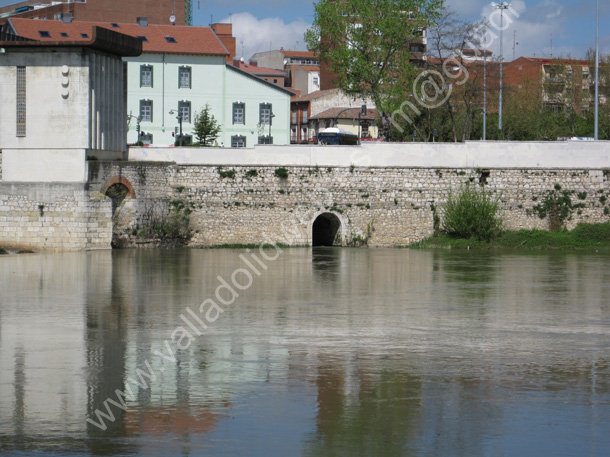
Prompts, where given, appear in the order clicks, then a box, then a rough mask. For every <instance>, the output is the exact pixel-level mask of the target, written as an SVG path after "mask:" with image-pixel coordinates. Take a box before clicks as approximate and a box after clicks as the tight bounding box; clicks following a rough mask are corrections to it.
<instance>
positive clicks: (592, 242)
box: [410, 222, 610, 250]
mask: <svg viewBox="0 0 610 457" xmlns="http://www.w3.org/2000/svg"><path fill="white" fill-rule="evenodd" d="M410 247H412V248H453V249H466V248H490V247H496V248H509V249H596V250H598V249H606V250H607V249H610V223H608V222H606V223H603V224H584V223H583V224H578V225H577V226H576V228H574V230H572V231H571V232H569V231H567V230H561V231H559V232H549V231H546V230H517V231H507V232H502V233H501V234H500V235H499V236H498V237H497V238H496V239H495V240H493V242H491V243H490V242H485V241H479V240H476V239H460V238H455V237H451V236H448V235H446V234H438V235H435V236H433V237H431V238H428V239H426V240H423V241H420V242H418V243H414V244H413V245H411V246H410Z"/></svg>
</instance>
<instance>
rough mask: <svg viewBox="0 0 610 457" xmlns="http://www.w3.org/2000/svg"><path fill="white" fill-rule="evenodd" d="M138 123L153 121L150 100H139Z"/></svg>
mask: <svg viewBox="0 0 610 457" xmlns="http://www.w3.org/2000/svg"><path fill="white" fill-rule="evenodd" d="M140 119H141V121H140V122H152V121H153V102H152V100H140Z"/></svg>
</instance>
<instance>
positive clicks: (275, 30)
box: [221, 13, 310, 59]
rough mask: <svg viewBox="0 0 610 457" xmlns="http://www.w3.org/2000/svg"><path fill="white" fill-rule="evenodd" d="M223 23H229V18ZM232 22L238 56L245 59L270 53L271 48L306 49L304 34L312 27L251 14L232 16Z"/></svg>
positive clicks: (301, 23)
mask: <svg viewBox="0 0 610 457" xmlns="http://www.w3.org/2000/svg"><path fill="white" fill-rule="evenodd" d="M221 22H229V18H228V17H227V18H225V19H223V20H222V21H221ZM231 22H232V24H233V36H234V37H235V39H236V44H237V55H238V56H242V55H243V57H244V58H245V59H248V58H250V57H251V56H252V54H255V53H257V52H264V51H269V49H270V48H271V49H272V50H273V49H280V48H281V47H283V48H284V49H286V50H304V49H306V46H305V43H304V42H303V34H304V33H305V31H306V30H307V29H308V28H309V27H310V25H309V24H307V23H306V22H305V21H303V20H298V21H295V22H290V23H288V24H287V23H285V22H284V21H283V20H282V19H280V18H277V17H276V18H265V19H258V18H257V17H255V16H253V15H252V14H250V13H238V14H233V15H231ZM242 46H243V47H242ZM242 49H243V51H242Z"/></svg>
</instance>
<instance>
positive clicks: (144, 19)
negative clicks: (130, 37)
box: [137, 16, 148, 27]
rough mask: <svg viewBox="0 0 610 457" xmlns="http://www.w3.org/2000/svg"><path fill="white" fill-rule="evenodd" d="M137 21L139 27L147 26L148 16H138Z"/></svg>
mask: <svg viewBox="0 0 610 457" xmlns="http://www.w3.org/2000/svg"><path fill="white" fill-rule="evenodd" d="M137 22H138V25H139V26H140V27H148V17H146V16H138V19H137Z"/></svg>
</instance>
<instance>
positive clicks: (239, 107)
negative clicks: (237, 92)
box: [233, 103, 246, 124]
mask: <svg viewBox="0 0 610 457" xmlns="http://www.w3.org/2000/svg"><path fill="white" fill-rule="evenodd" d="M245 123H246V104H245V103H233V124H245Z"/></svg>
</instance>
